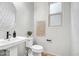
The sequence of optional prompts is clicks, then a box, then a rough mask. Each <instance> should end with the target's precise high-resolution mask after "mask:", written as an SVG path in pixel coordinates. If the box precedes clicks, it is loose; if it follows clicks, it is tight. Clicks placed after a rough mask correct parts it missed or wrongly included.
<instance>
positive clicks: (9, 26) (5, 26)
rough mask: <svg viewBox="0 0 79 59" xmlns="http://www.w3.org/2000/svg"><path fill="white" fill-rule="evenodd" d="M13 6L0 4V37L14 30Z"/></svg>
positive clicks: (9, 3) (11, 4) (7, 3)
mask: <svg viewBox="0 0 79 59" xmlns="http://www.w3.org/2000/svg"><path fill="white" fill-rule="evenodd" d="M15 11H16V9H15V6H14V5H13V3H11V2H0V37H3V36H5V34H6V31H11V30H13V29H15Z"/></svg>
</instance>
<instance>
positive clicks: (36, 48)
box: [31, 45, 43, 56]
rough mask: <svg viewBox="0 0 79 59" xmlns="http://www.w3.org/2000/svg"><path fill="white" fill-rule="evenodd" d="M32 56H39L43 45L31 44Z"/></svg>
mask: <svg viewBox="0 0 79 59" xmlns="http://www.w3.org/2000/svg"><path fill="white" fill-rule="evenodd" d="M31 49H32V54H33V56H41V53H42V52H43V47H42V46H41V45H33V46H32V47H31Z"/></svg>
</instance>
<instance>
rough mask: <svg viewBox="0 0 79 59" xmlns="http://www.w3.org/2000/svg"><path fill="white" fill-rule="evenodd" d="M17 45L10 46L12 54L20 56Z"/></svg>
mask: <svg viewBox="0 0 79 59" xmlns="http://www.w3.org/2000/svg"><path fill="white" fill-rule="evenodd" d="M17 52H18V51H17V46H14V47H11V48H10V56H18V53H17Z"/></svg>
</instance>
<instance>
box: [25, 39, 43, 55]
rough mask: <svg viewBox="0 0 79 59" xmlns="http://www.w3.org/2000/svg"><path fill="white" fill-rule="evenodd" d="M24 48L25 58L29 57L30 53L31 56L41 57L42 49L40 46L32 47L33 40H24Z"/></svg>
mask: <svg viewBox="0 0 79 59" xmlns="http://www.w3.org/2000/svg"><path fill="white" fill-rule="evenodd" d="M26 48H27V56H29V54H28V53H29V52H32V54H31V56H41V53H42V52H43V47H42V46H41V45H33V38H27V39H26ZM29 50H31V51H29Z"/></svg>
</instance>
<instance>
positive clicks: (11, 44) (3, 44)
mask: <svg viewBox="0 0 79 59" xmlns="http://www.w3.org/2000/svg"><path fill="white" fill-rule="evenodd" d="M25 39H26V38H25V37H20V36H17V37H16V38H10V40H7V39H6V40H4V39H0V50H3V49H9V50H10V56H17V46H18V45H19V44H21V43H23V42H25Z"/></svg>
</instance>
